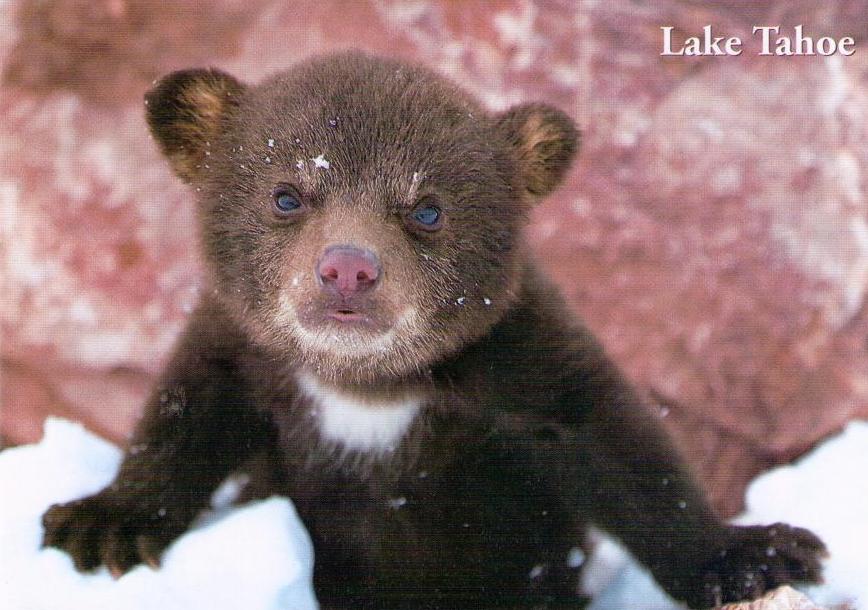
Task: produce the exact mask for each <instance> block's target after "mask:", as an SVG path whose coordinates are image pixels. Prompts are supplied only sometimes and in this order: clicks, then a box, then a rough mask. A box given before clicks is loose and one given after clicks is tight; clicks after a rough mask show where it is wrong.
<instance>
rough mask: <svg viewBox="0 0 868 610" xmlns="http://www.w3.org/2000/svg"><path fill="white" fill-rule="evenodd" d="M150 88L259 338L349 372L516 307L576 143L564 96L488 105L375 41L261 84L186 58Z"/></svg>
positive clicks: (241, 312) (221, 287)
mask: <svg viewBox="0 0 868 610" xmlns="http://www.w3.org/2000/svg"><path fill="white" fill-rule="evenodd" d="M146 104H147V119H148V124H149V125H150V128H151V131H152V133H153V135H154V137H155V139H156V140H157V142H158V143H159V145H160V148H161V149H162V151H163V153H164V154H165V155H166V157H167V158H168V160H169V162H170V164H171V166H172V168H173V169H174V171H175V172H176V173H177V174H178V175H179V176H180V177H181V178H182V179H184V180H185V181H187V182H189V183H190V184H191V185H193V186H194V187H195V192H196V197H197V199H198V200H199V201H198V213H199V216H200V219H201V222H200V225H201V226H200V230H201V239H202V244H203V247H204V250H205V261H206V265H207V267H208V270H209V273H210V281H211V286H210V287H211V289H212V290H213V292H214V294H215V295H216V297H217V298H218V299H219V300H220V301H221V302H222V303H223V304H224V306H225V307H226V309H227V310H228V311H229V312H231V313H232V315H233V316H234V317H235V318H236V319H237V321H238V322H239V323H240V324H241V325H242V326H243V327H244V328H245V329H246V330H247V332H248V333H249V334H250V336H251V337H253V338H254V340H256V341H257V342H259V343H260V344H261V345H263V346H265V347H267V348H269V349H272V350H275V352H276V353H277V354H279V355H281V356H282V357H285V358H287V359H288V360H289V361H292V362H294V363H296V364H301V365H302V366H307V367H310V368H311V369H312V370H313V371H315V372H317V373H318V374H319V375H321V376H323V377H325V378H329V379H332V380H335V381H342V382H346V383H355V382H359V383H363V382H371V381H374V380H378V379H379V380H385V379H388V378H397V377H401V376H406V375H413V374H417V373H420V372H423V371H425V369H426V368H428V367H430V366H431V364H432V363H433V362H434V361H435V360H437V359H438V358H441V357H443V356H445V355H448V354H450V353H453V352H455V351H456V350H458V349H460V348H461V346H463V345H465V344H466V343H467V342H469V341H472V340H474V339H475V338H478V337H479V336H480V335H481V334H482V333H484V332H486V330H487V329H488V328H490V327H491V326H492V325H493V324H494V323H495V322H496V321H497V320H498V319H499V318H500V317H502V316H503V315H504V312H505V311H506V310H507V309H508V307H509V305H510V303H511V302H512V300H513V299H514V295H515V293H516V291H517V290H518V287H519V282H520V281H521V280H520V276H521V270H522V267H523V263H524V261H523V247H522V245H521V230H522V227H523V225H524V222H525V219H526V217H527V212H528V211H529V209H530V207H531V205H532V204H533V202H534V201H536V200H537V199H539V198H540V197H542V196H544V195H546V194H547V193H549V192H550V191H551V190H552V189H553V188H554V187H555V186H556V185H557V184H558V183H559V182H560V181H561V179H562V177H563V175H564V173H565V172H566V170H567V169H568V167H569V165H570V162H571V161H572V158H573V156H574V155H575V152H576V149H577V147H578V132H577V131H576V129H575V127H574V126H573V123H572V121H571V120H570V119H569V118H568V117H567V116H566V115H565V114H563V113H562V112H560V111H558V110H555V109H553V108H550V107H548V106H545V105H541V104H526V105H520V106H517V107H514V108H512V109H510V110H507V111H506V112H503V113H498V114H495V113H491V112H488V111H486V110H485V109H483V108H482V107H481V106H480V105H479V104H478V103H477V102H476V101H475V100H474V99H473V98H471V97H470V96H469V95H467V94H466V93H464V92H463V91H461V90H460V89H458V88H456V87H455V86H454V85H452V84H451V83H449V82H448V81H445V80H444V79H442V78H440V77H438V76H436V75H435V74H434V73H432V72H430V71H428V70H426V69H423V68H419V67H414V66H408V65H406V64H402V63H399V62H396V61H391V60H384V59H379V58H374V57H370V56H367V55H363V54H360V53H341V54H336V55H331V56H326V57H320V58H315V59H312V60H309V61H307V62H304V63H302V64H300V65H297V66H296V67H294V68H292V69H290V70H288V71H286V72H282V73H279V74H277V75H276V76H274V77H272V78H270V79H268V80H266V81H265V82H263V83H261V84H259V85H256V86H247V85H244V84H242V83H241V82H239V81H238V80H236V79H235V78H233V77H232V76H229V75H228V74H225V73H223V72H220V71H218V70H213V69H212V70H185V71H181V72H175V73H173V74H170V75H169V76H167V77H166V78H164V79H163V80H162V81H160V82H159V83H158V84H157V85H156V86H155V87H154V89H153V90H151V91H150V92H149V93H148V94H147V96H146Z"/></svg>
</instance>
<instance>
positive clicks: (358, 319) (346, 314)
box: [326, 309, 371, 324]
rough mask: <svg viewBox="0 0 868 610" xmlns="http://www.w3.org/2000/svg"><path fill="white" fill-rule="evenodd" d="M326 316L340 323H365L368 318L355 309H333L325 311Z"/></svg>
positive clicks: (368, 321) (367, 321)
mask: <svg viewBox="0 0 868 610" xmlns="http://www.w3.org/2000/svg"><path fill="white" fill-rule="evenodd" d="M326 317H327V318H330V319H332V320H337V321H338V322H341V323H342V324H366V323H370V321H371V320H370V318H369V317H368V316H366V315H365V314H363V313H361V312H359V311H356V310H355V309H333V310H329V311H327V312H326Z"/></svg>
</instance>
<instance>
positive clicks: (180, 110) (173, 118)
mask: <svg viewBox="0 0 868 610" xmlns="http://www.w3.org/2000/svg"><path fill="white" fill-rule="evenodd" d="M243 91H244V85H242V84H241V83H240V82H238V81H237V80H236V79H235V78H233V77H232V76H230V75H228V74H226V73H225V72H221V71H220V70H214V69H211V70H202V69H196V70H181V71H179V72H173V73H172V74H169V75H168V76H166V77H164V78H163V79H161V80H160V81H159V82H158V83H157V85H156V86H155V87H154V88H153V89H151V90H150V91H148V93H146V94H145V105H146V106H147V112H146V115H147V120H148V126H149V127H150V128H151V133H152V134H153V135H154V139H156V140H157V143H158V144H159V145H160V149H161V150H162V151H163V154H164V155H166V157H167V158H168V159H169V164H170V165H171V166H172V169H173V170H175V173H176V174H178V176H180V177H181V178H182V179H183V180H185V181H187V182H195V181H196V177H197V176H198V175H199V173H200V172H201V169H202V166H203V164H204V162H205V161H204V159H205V152H206V149H207V148H208V145H209V142H211V141H212V140H214V139H215V137H216V136H217V135H218V133H219V130H220V129H221V124H222V122H223V120H224V119H225V118H226V116H227V115H228V114H229V112H230V111H231V110H232V109H234V108H235V107H236V106H237V104H238V97H239V95H240V94H241V93H242V92H243Z"/></svg>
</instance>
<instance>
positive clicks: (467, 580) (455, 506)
mask: <svg viewBox="0 0 868 610" xmlns="http://www.w3.org/2000/svg"><path fill="white" fill-rule="evenodd" d="M146 105H147V119H148V124H149V126H150V128H151V132H152V133H153V136H154V139H155V140H156V142H157V143H158V145H159V146H160V148H161V150H162V152H163V153H164V154H165V156H166V157H167V159H168V161H169V163H170V165H171V167H172V168H173V170H174V171H175V172H176V173H177V175H178V176H180V177H181V178H182V179H183V180H185V181H186V182H188V183H189V184H190V185H192V186H193V187H195V192H193V190H192V189H191V195H194V196H195V198H196V200H197V201H196V206H197V212H198V217H199V229H200V235H201V242H202V250H203V259H204V262H205V266H206V273H207V283H206V286H207V289H206V290H204V291H203V293H202V297H201V302H200V304H199V306H198V308H197V310H196V311H195V313H194V314H193V315H192V317H191V319H190V321H189V324H188V327H187V329H186V332H185V333H184V334H183V335H182V337H181V338H180V340H179V342H178V344H177V346H176V348H175V351H174V354H173V357H172V359H171V363H170V364H169V366H168V367H167V369H166V371H165V372H164V374H163V376H162V377H161V380H160V381H159V383H158V385H157V387H156V388H155V389H154V391H153V394H152V396H151V398H150V400H149V403H148V404H147V407H146V412H145V416H144V417H143V419H142V421H141V422H140V424H139V426H138V428H137V431H136V434H135V437H134V439H133V441H132V443H131V445H130V449H129V450H128V451H127V453H126V457H125V459H124V462H123V465H122V466H121V469H120V472H119V474H118V476H117V478H116V479H115V481H114V482H113V483H112V484H111V485H110V486H109V487H107V488H106V489H104V490H103V491H101V492H99V493H97V494H95V495H93V496H91V497H88V498H84V499H82V500H79V501H76V502H71V503H68V504H63V505H56V506H53V507H52V508H51V509H49V511H48V512H47V513H46V515H45V517H44V524H45V539H44V544H45V545H47V546H53V547H58V548H60V549H64V550H65V551H67V552H68V553H69V554H70V555H71V556H72V558H73V560H74V562H75V566H76V567H77V568H78V569H79V570H91V569H93V568H95V567H97V566H99V565H101V564H104V565H106V566H108V568H109V570H111V572H112V573H113V574H114V575H116V576H120V575H121V574H123V573H125V572H127V571H128V570H130V569H131V568H133V567H134V566H136V565H138V564H139V563H142V562H144V563H147V564H150V565H152V566H154V567H156V566H158V564H159V559H160V555H161V553H162V552H163V550H164V549H165V548H166V547H167V546H168V545H169V544H171V543H172V541H173V540H175V539H176V538H177V537H178V536H180V535H182V534H183V533H184V531H185V530H186V529H187V528H188V527H189V525H190V523H191V522H192V521H193V519H194V518H195V517H196V515H197V514H198V513H199V512H200V511H201V510H202V509H203V508H205V507H207V505H208V503H209V499H210V496H211V494H212V492H213V491H214V490H215V488H216V487H217V486H218V485H219V484H220V483H221V481H223V480H224V479H225V478H226V477H227V476H228V475H230V474H232V473H236V472H245V473H247V474H248V475H249V477H250V483H249V484H248V486H247V488H246V494H245V497H246V499H252V498H260V497H267V496H268V495H271V494H282V495H286V496H288V497H289V498H291V499H292V501H293V502H294V503H295V506H296V508H297V510H298V512H299V514H300V516H301V518H302V520H303V521H304V523H305V525H306V527H307V529H308V531H309V532H310V535H311V538H312V540H313V543H314V548H315V552H316V562H315V569H314V586H315V589H316V594H317V597H318V598H319V600H320V602H321V603H322V605H323V607H326V608H378V609H379V608H444V609H455V608H495V607H509V608H543V607H549V608H580V607H582V606H583V605H584V602H585V600H584V599H583V598H582V597H581V596H579V594H578V593H577V590H578V577H579V571H580V566H577V565H576V564H578V563H580V562H579V561H575V557H576V556H577V553H576V551H575V549H576V548H582V547H583V544H584V542H585V540H584V538H585V531H586V528H587V526H588V525H590V524H593V525H596V526H599V527H601V528H603V529H605V530H607V531H608V532H610V533H611V534H612V535H614V536H615V537H617V538H618V539H619V540H621V541H622V542H623V543H624V544H625V545H626V546H627V547H629V549H630V551H631V552H632V553H633V555H634V556H635V557H637V558H638V559H639V560H640V561H641V562H642V563H643V564H644V565H645V566H647V568H648V569H649V570H650V572H651V573H652V574H653V576H654V578H656V579H657V581H658V582H659V583H660V584H661V585H662V586H663V588H665V589H666V590H667V591H668V592H669V593H670V594H671V595H672V596H673V597H674V598H676V599H678V600H682V601H684V602H685V603H687V604H688V605H690V606H691V607H694V608H703V607H708V606H712V605H715V604H720V603H721V602H732V601H737V600H744V599H751V598H754V597H756V596H758V595H760V594H762V593H763V592H764V591H766V590H768V589H771V588H773V587H776V586H778V585H781V584H783V583H788V582H792V581H809V582H816V581H818V580H819V579H820V574H821V565H820V557H821V556H822V555H823V554H824V552H825V549H824V546H823V543H822V542H821V541H820V540H818V539H817V538H816V537H815V536H814V535H813V534H812V533H810V532H808V531H806V530H804V529H799V528H795V527H790V526H787V525H784V524H775V525H771V526H768V527H766V526H752V527H737V526H730V525H727V524H725V523H723V522H722V521H721V520H720V519H719V518H718V517H717V516H716V515H715V513H714V512H713V510H712V509H711V508H710V506H709V505H708V503H707V501H706V500H705V499H704V498H703V495H702V493H701V492H700V491H699V489H698V487H697V486H696V485H695V483H694V482H693V481H692V480H691V477H690V475H689V473H688V472H687V471H686V469H685V467H684V466H683V464H682V463H681V462H680V461H679V459H678V457H677V455H676V452H675V451H674V449H673V447H672V445H671V443H670V441H669V440H668V439H667V437H666V435H665V434H664V433H663V431H662V430H661V427H660V425H659V423H658V422H657V421H656V418H655V417H654V416H653V415H652V414H650V412H649V410H648V409H647V408H646V406H645V405H644V404H643V403H642V400H641V399H640V398H639V397H638V396H637V394H636V393H635V392H634V391H633V390H632V389H631V387H630V386H629V385H628V384H627V383H626V382H625V380H624V379H623V377H622V376H621V374H620V373H619V372H618V370H617V368H616V367H615V366H614V365H613V364H612V363H611V362H610V361H609V360H608V359H607V357H606V356H605V354H604V353H603V351H602V349H601V348H600V346H599V345H598V343H597V342H596V341H595V340H594V338H593V337H592V336H591V335H590V334H589V332H588V331H587V330H586V329H585V328H584V327H583V326H582V324H581V323H580V322H578V321H577V320H575V319H573V318H572V317H571V316H570V315H569V313H568V308H567V306H566V305H565V303H564V301H563V300H562V299H561V297H560V296H559V295H558V293H557V292H556V290H555V289H554V288H553V287H552V286H551V285H550V284H549V283H547V282H546V281H545V280H544V279H543V278H542V277H541V275H540V273H539V272H538V271H537V270H536V269H535V268H534V265H533V264H532V262H531V260H530V256H529V252H528V248H527V246H526V244H525V243H524V242H523V241H522V229H523V227H524V226H525V224H526V222H527V217H528V213H529V211H530V210H531V208H532V206H533V205H534V204H535V203H536V202H538V201H539V200H540V199H541V198H543V197H545V196H546V195H547V194H548V193H550V192H551V191H552V190H553V189H554V188H555V187H556V186H557V185H558V184H559V183H560V181H561V180H562V178H563V177H564V174H565V173H566V171H567V170H568V168H569V166H570V164H571V162H572V160H573V157H574V156H575V154H576V152H577V149H578V146H579V134H578V132H577V130H576V128H575V127H574V125H573V123H572V121H571V120H570V119H569V117H567V116H566V115H565V114H564V113H562V112H560V111H558V110H556V109H554V108H551V107H549V106H546V105H543V104H524V105H519V106H516V107H513V108H511V109H509V110H507V111H505V112H500V113H493V112H490V111H487V110H486V109H485V108H483V107H482V106H481V105H480V104H479V103H478V102H477V101H476V100H474V99H473V98H472V97H470V96H469V95H468V94H466V93H465V92H463V91H462V90H460V89H459V88H457V87H456V86H454V85H453V84H451V83H449V82H447V81H445V80H444V79H442V78H440V77H438V76H436V75H435V74H434V73H432V72H431V71H428V70H426V69H423V68H420V67H415V66H410V65H406V64H403V63H400V62H397V61H392V60H387V59H379V58H374V57H370V56H367V55H364V54H360V53H354V52H344V53H339V54H335V55H330V56H326V57H320V58H314V59H311V60H308V61H306V62H303V63H301V64H299V65H297V66H295V67H293V68H291V69H290V70H287V71H285V72H282V73H280V74H277V75H276V76H274V77H272V78H270V79H268V80H266V81H264V82H263V83H261V84H259V85H256V86H249V85H245V84H242V83H241V82H239V81H238V80H236V79H235V78H233V77H232V76H229V75H228V74H225V73H223V72H220V71H218V70H187V71H181V72H176V73H174V74H171V75H169V76H167V77H166V78H164V79H163V80H162V81H160V82H159V83H158V84H157V85H156V86H155V87H154V89H153V90H152V91H150V92H149V93H148V94H147V96H146ZM568 557H572V558H573V560H568ZM249 560H251V561H255V560H256V558H250V559H249Z"/></svg>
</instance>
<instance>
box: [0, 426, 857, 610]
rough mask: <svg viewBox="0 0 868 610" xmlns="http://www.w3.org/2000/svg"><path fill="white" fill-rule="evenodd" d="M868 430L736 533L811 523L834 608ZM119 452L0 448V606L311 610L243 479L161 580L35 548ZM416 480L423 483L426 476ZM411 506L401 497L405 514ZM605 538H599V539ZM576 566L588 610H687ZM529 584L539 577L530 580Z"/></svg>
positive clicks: (293, 562) (279, 506) (633, 584)
mask: <svg viewBox="0 0 868 610" xmlns="http://www.w3.org/2000/svg"><path fill="white" fill-rule="evenodd" d="M866 447H868V422H852V423H851V424H850V425H849V426H848V427H847V429H846V430H845V431H844V432H843V433H842V434H840V435H838V436H837V437H834V438H832V439H829V440H828V441H827V442H825V443H824V444H823V445H822V446H820V447H818V448H817V449H815V450H814V451H812V452H811V453H810V454H808V455H807V456H805V457H804V458H803V459H801V460H800V461H799V462H797V463H796V464H794V465H792V466H785V467H781V468H777V469H775V470H773V471H770V472H768V473H766V474H764V475H762V476H760V477H759V478H757V479H756V480H755V481H754V482H753V483H752V484H751V486H750V488H749V490H748V493H747V510H746V512H745V513H744V514H743V515H741V516H740V517H739V518H738V519H737V520H736V521H737V522H739V523H745V524H747V523H772V522H774V521H787V522H789V523H792V524H794V525H800V526H803V527H808V528H810V529H811V530H813V531H814V532H816V533H817V534H818V535H819V536H820V537H821V538H823V540H824V541H825V542H826V544H827V545H828V547H829V551H830V557H829V559H828V560H826V563H825V576H826V583H825V584H824V585H821V586H813V587H800V588H801V589H802V590H803V591H804V592H806V593H807V594H808V595H809V596H810V597H811V598H812V599H813V600H814V601H815V602H817V603H819V604H822V605H826V606H829V607H833V606H837V605H841V604H849V605H850V607H852V608H868V553H865V549H866V548H868V520H866V519H865V515H868V484H866V483H865V476H864V473H865V472H866V471H868V451H866ZM120 457H121V454H120V451H119V450H118V449H117V448H116V447H114V446H112V445H110V444H108V443H107V442H105V441H103V440H101V439H99V438H98V437H96V436H94V435H92V434H90V433H88V432H87V431H85V430H84V429H83V428H82V427H81V426H79V425H77V424H73V423H70V422H66V421H63V420H59V419H49V420H48V422H47V423H46V433H45V438H44V439H43V440H42V442H40V443H39V444H36V445H29V446H24V447H18V448H13V449H7V450H5V451H3V452H0V497H2V498H3V504H2V507H0V549H2V555H0V600H2V602H3V608H4V609H8V610H55V609H58V610H59V609H66V608H88V609H91V610H100V609H105V610H109V609H111V610H115V609H117V608H124V609H125V610H150V609H154V610H175V609H178V610H181V609H184V610H197V609H199V608H201V609H203V610H204V609H208V610H222V609H224V608H225V609H227V610H228V609H235V608H245V609H246V610H305V609H307V608H316V607H317V605H316V601H315V598H314V595H313V590H312V586H311V572H312V565H313V551H312V547H311V543H310V540H309V537H308V535H307V533H306V532H305V530H304V527H303V526H302V524H301V521H300V520H299V519H298V516H297V515H296V513H295V510H294V509H293V507H292V504H291V503H290V502H289V501H288V500H286V499H284V498H277V497H275V498H270V499H268V500H264V501H260V502H255V503H251V504H249V505H246V506H244V507H241V508H232V507H227V505H228V504H229V503H230V502H231V500H232V499H233V498H234V497H237V494H238V492H239V491H240V489H241V488H242V487H243V486H244V484H245V483H246V480H245V478H244V477H243V476H236V477H232V478H230V479H229V480H227V482H226V483H225V484H224V485H223V486H222V487H221V489H220V490H218V492H216V493H215V504H218V505H220V506H221V507H223V508H221V509H220V510H217V511H212V512H210V513H209V514H208V515H206V516H205V517H204V518H202V519H200V520H199V521H198V522H197V524H196V525H195V527H194V528H193V529H192V530H191V531H189V532H188V533H186V534H185V535H184V536H182V537H181V538H179V539H178V540H177V541H176V543H175V544H174V545H172V546H171V547H170V548H169V549H168V551H167V553H166V555H165V556H164V558H163V567H162V568H161V569H159V570H156V571H154V570H151V569H150V568H147V567H144V566H140V567H138V568H136V569H134V570H133V571H131V572H130V573H129V574H127V575H126V576H124V577H122V578H121V579H119V580H117V581H114V580H112V578H111V577H110V576H109V574H108V572H107V571H106V570H105V568H100V570H99V571H97V572H95V573H93V574H89V575H81V574H79V573H78V572H76V571H75V570H74V569H73V567H72V563H71V561H70V559H69V557H68V556H67V555H66V554H64V553H62V552H60V551H57V550H55V549H44V550H42V549H40V548H39V543H40V540H41V537H42V527H41V524H40V517H41V515H42V513H43V512H44V511H45V509H46V508H47V507H48V506H49V505H50V504H52V503H55V502H64V501H68V500H71V499H74V498H78V497H81V496H84V495H86V494H90V493H93V492H95V491H98V490H99V489H101V488H102V487H104V486H105V485H106V484H107V483H108V482H109V481H110V480H111V479H112V478H113V477H114V474H115V472H116V470H117V467H118V463H119V460H120ZM419 476H423V473H420V475H419ZM402 500H403V498H395V499H394V504H393V508H394V509H396V510H397V509H400V508H401V505H402V504H403V503H402ZM597 535H598V536H599V534H597ZM574 551H575V552H573V553H571V555H570V559H569V562H570V565H573V564H576V565H579V564H581V563H582V562H587V566H586V569H585V573H584V575H583V588H584V589H585V591H586V592H588V593H591V594H595V595H596V599H595V600H594V602H593V604H592V605H591V606H590V608H591V610H622V609H623V608H642V609H643V610H678V609H679V608H681V607H680V606H678V605H677V604H675V603H674V602H672V600H670V599H669V598H668V597H667V596H666V595H665V594H664V593H663V592H662V591H661V590H660V589H659V587H657V585H656V584H655V583H654V581H653V580H652V579H651V577H650V576H649V575H648V574H647V572H645V570H644V569H642V568H641V567H640V566H639V565H638V564H636V563H635V562H634V561H633V560H632V559H631V558H630V556H629V554H628V553H627V552H626V551H624V550H623V549H622V548H621V547H619V546H618V545H617V544H616V543H615V542H613V541H612V540H610V539H605V538H604V539H602V541H600V542H599V543H598V545H597V548H596V550H595V552H594V553H593V554H591V556H589V557H587V558H586V557H585V556H584V555H583V554H582V553H581V551H580V550H579V549H574ZM529 577H530V578H533V577H534V574H533V571H532V573H531V574H529Z"/></svg>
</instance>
